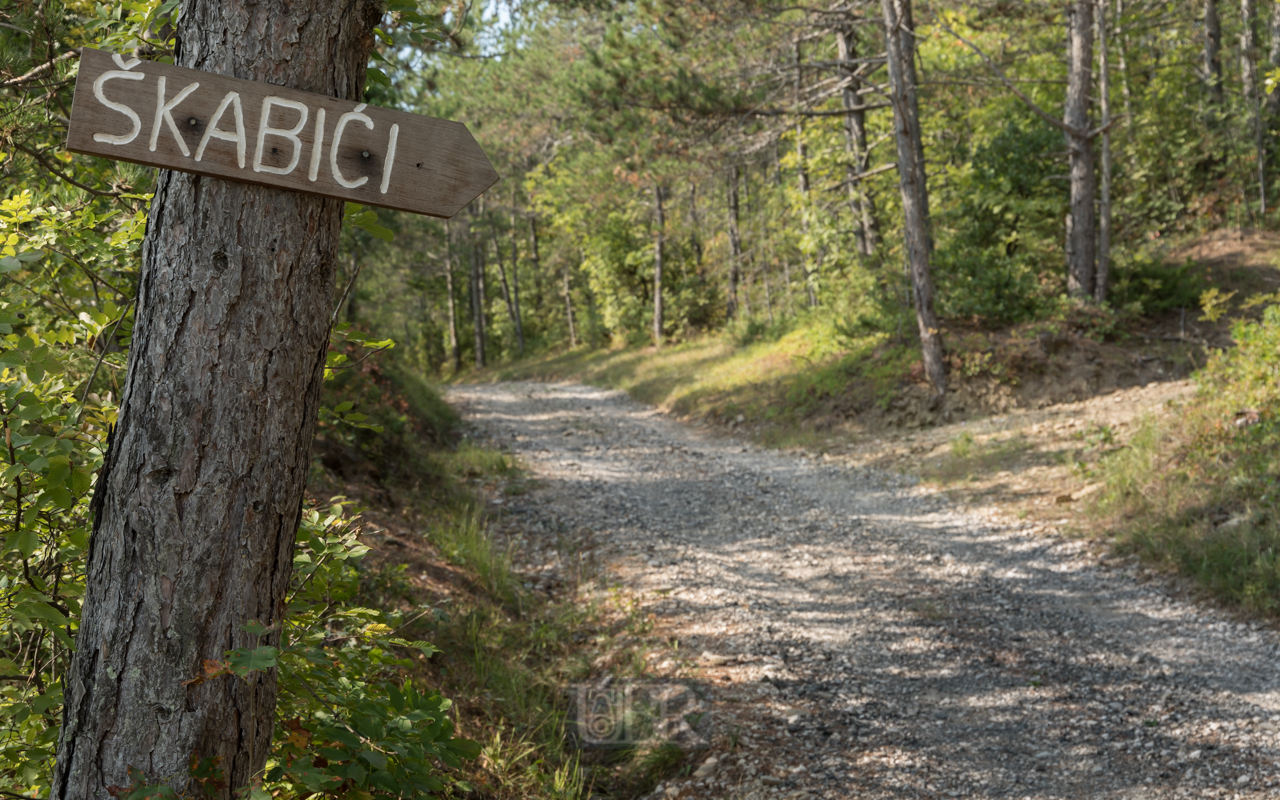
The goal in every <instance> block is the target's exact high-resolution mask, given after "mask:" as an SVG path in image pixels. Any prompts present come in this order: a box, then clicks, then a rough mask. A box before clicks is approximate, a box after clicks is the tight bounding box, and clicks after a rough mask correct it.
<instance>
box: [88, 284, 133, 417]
mask: <svg viewBox="0 0 1280 800" xmlns="http://www.w3.org/2000/svg"><path fill="white" fill-rule="evenodd" d="M136 301H137V298H136V297H135V298H134V299H132V300H130V301H129V305H127V306H125V307H124V311H121V312H120V318H119V319H117V320H116V324H115V325H113V326H111V333H109V334H107V341H106V343H105V344H103V345H102V354H101V355H99V356H98V360H97V362H96V363H95V364H94V365H93V373H92V374H90V375H89V380H88V382H87V383H85V385H84V395H82V396H81V398H80V413H78V414H76V422H77V423H79V422H80V418H81V417H83V416H84V409H85V403H87V402H88V401H89V390H90V389H92V388H93V379H94V378H96V377H98V368H99V367H101V366H102V361H103V359H105V358H106V357H107V349H108V348H109V347H110V346H111V339H112V337H114V336H115V335H116V330H117V329H119V327H120V323H121V322H124V318H125V317H127V316H129V309H130V308H133V304H134V303H135V302H136Z"/></svg>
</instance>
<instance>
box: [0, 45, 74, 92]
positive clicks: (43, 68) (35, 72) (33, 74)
mask: <svg viewBox="0 0 1280 800" xmlns="http://www.w3.org/2000/svg"><path fill="white" fill-rule="evenodd" d="M78 55H80V48H78V47H77V48H74V49H72V50H68V51H67V52H65V53H63V54H62V55H60V56H58V57H57V58H55V59H52V60H51V61H46V62H44V63H43V64H41V65H40V66H38V67H35V68H34V69H32V70H31V71H30V72H28V73H27V74H25V75H19V76H18V77H16V78H10V79H9V80H7V81H5V82H3V83H0V86H17V85H18V84H20V83H26V82H27V81H29V80H31V79H33V78H37V77H39V76H40V75H43V74H44V73H45V72H47V71H48V70H49V69H50V68H52V67H53V65H55V64H57V63H58V62H59V61H65V60H67V59H68V58H71V57H72V56H78Z"/></svg>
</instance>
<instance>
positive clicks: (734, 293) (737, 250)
mask: <svg viewBox="0 0 1280 800" xmlns="http://www.w3.org/2000/svg"><path fill="white" fill-rule="evenodd" d="M741 278H742V237H741V236H740V235H739V233H738V165H737V164H733V165H732V166H730V167H729V305H728V309H727V310H726V315H727V316H728V318H729V319H734V318H736V317H737V316H738V282H739V281H740V280H741Z"/></svg>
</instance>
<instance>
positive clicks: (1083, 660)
mask: <svg viewBox="0 0 1280 800" xmlns="http://www.w3.org/2000/svg"><path fill="white" fill-rule="evenodd" d="M450 399H451V401H452V402H454V403H455V404H457V405H458V406H459V407H460V408H461V409H462V410H463V412H464V413H465V414H466V415H467V416H468V417H469V419H470V420H471V421H472V423H473V424H474V425H476V426H477V428H478V429H479V430H480V431H482V432H483V435H486V436H488V437H491V438H492V439H493V440H495V441H497V442H500V443H501V444H502V445H503V446H505V447H509V448H510V449H511V450H512V451H513V452H514V453H516V454H518V456H519V457H520V459H521V460H522V462H523V463H524V465H525V466H526V467H527V468H528V469H529V470H530V471H531V472H532V473H533V474H535V475H536V476H537V477H538V478H539V480H538V482H537V484H538V488H537V489H535V490H534V491H533V492H531V493H529V494H527V495H524V496H520V497H512V498H507V499H505V500H504V501H503V503H504V504H503V505H502V506H500V508H501V509H502V512H501V516H502V518H503V520H504V523H503V524H504V525H506V526H508V528H509V529H513V530H516V531H518V535H520V536H522V537H524V539H525V547H526V548H527V550H526V552H527V553H529V555H530V561H529V562H528V569H529V575H530V577H529V581H530V585H532V586H535V587H537V588H548V587H552V586H554V585H556V583H557V581H559V580H563V577H564V575H563V571H564V569H565V567H564V555H563V552H562V551H560V550H557V547H558V546H561V545H562V544H563V542H564V541H566V538H567V537H568V538H573V537H578V538H579V539H585V540H587V541H588V543H589V544H588V546H589V547H591V548H592V551H591V552H592V554H593V556H594V557H595V558H596V560H597V562H598V563H599V564H600V565H601V566H602V568H603V569H604V570H605V574H607V575H608V576H609V579H610V580H611V581H613V582H615V583H616V584H618V585H621V586H623V587H625V588H626V589H627V590H628V591H630V592H633V593H634V595H635V596H636V597H638V598H640V599H641V601H642V602H643V603H644V604H645V607H646V608H647V609H648V611H649V612H652V613H653V614H654V615H655V619H656V620H657V621H658V625H659V627H660V630H661V631H662V633H663V635H664V636H669V637H672V638H678V639H679V640H680V648H679V650H669V649H667V650H662V651H661V652H657V651H655V653H653V654H651V656H652V658H651V659H650V674H651V675H654V676H658V677H660V678H665V679H669V680H672V681H675V680H681V681H686V682H690V681H691V682H693V683H695V684H696V685H697V687H698V690H699V691H700V692H701V693H702V694H703V695H704V697H705V699H706V701H707V703H709V705H710V708H711V712H712V713H711V715H710V716H711V717H713V718H714V719H715V720H716V725H717V726H718V727H717V730H720V731H722V732H723V731H734V732H736V733H735V738H736V741H737V745H738V747H737V748H736V749H735V750H733V751H732V752H729V751H728V750H727V749H726V748H725V747H723V746H721V747H720V748H719V750H720V752H714V751H713V752H712V754H711V758H712V759H714V760H712V761H711V762H710V763H708V764H706V765H705V766H703V767H702V768H700V769H699V770H698V771H697V772H696V773H695V774H694V775H690V776H687V777H682V778H676V779H672V780H670V781H668V782H667V783H665V784H663V785H660V786H659V787H658V788H657V789H656V790H655V791H654V792H653V794H652V795H651V796H652V797H655V798H657V797H671V798H675V797H681V798H694V797H696V798H752V799H753V800H765V798H803V797H823V798H855V797H856V798H890V797H892V798H900V797H911V798H915V797H921V798H931V797H937V798H942V797H971V798H988V797H990V798H1006V797H1016V798H1126V800H1129V799H1136V798H1176V797H1226V798H1237V797H1239V798H1255V797H1256V798H1261V797H1272V798H1274V797H1280V762H1278V761H1277V754H1278V748H1280V681H1278V680H1277V678H1278V675H1277V671H1278V665H1280V636H1278V635H1277V632H1276V631H1275V630H1274V629H1272V628H1268V627H1264V626H1258V625H1255V624H1248V623H1241V622H1238V621H1237V620H1235V619H1234V618H1232V617H1231V616H1230V615H1229V614H1228V613H1226V612H1223V611H1221V610H1217V609H1214V608H1211V607H1207V606H1204V605H1200V604H1197V603H1195V602H1192V601H1190V600H1188V599H1186V598H1185V596H1182V595H1179V594H1178V593H1177V592H1176V590H1175V589H1173V588H1171V587H1170V585H1169V584H1168V583H1167V582H1166V581H1164V580H1151V579H1148V578H1146V577H1145V576H1144V575H1143V574H1142V572H1141V571H1140V570H1138V569H1136V568H1135V567H1133V566H1132V565H1130V564H1127V563H1125V562H1113V563H1108V562H1107V561H1105V560H1104V557H1100V556H1099V551H1096V550H1095V549H1093V548H1091V547H1090V546H1089V545H1088V544H1086V543H1084V542H1080V541H1073V540H1070V539H1065V538H1061V537H1058V536H1053V535H1046V534H1045V533H1044V532H1043V531H1039V532H1037V531H1031V530H1028V529H1027V528H1026V527H1025V526H1022V525H1020V524H1019V523H1017V521H1016V520H1005V519H1002V518H1001V517H1000V515H999V514H998V512H997V511H996V510H992V511H988V512H973V511H968V512H966V511H961V510H959V509H956V508H953V507H951V506H950V505H949V504H948V502H947V501H946V500H945V499H944V498H943V497H941V496H940V495H938V494H936V493H934V492H931V491H928V490H925V489H923V488H921V487H918V486H914V485H913V482H912V481H911V480H909V479H906V478H903V477H900V476H894V475H886V474H883V473H874V472H870V471H867V470H863V469H853V468H850V467H848V466H847V465H842V464H841V463H840V462H839V461H834V460H824V459H815V458H806V457H803V456H798V455H793V454H787V453H780V452H775V451H766V450H761V449H758V448H756V447H753V446H747V445H745V444H743V443H741V442H738V441H734V440H731V439H725V438H723V437H721V436H719V435H715V434H713V433H711V432H709V431H706V430H699V429H697V428H694V427H689V426H686V425H683V424H681V423H679V422H677V421H675V420H672V419H670V418H668V417H666V416H664V415H662V414H661V413H659V412H657V411H655V410H654V409H651V408H648V407H645V406H643V405H640V404H638V403H635V402H633V401H632V400H630V399H628V398H627V397H626V396H625V395H623V394H621V393H618V392H611V391H606V390H602V389H596V388H591V387H586V386H580V385H572V384H540V383H498V384H491V385H478V386H463V387H458V388H455V389H453V390H452V391H451V392H450ZM717 741H719V742H723V741H724V738H723V737H721V738H720V739H717Z"/></svg>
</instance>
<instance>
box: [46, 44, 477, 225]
mask: <svg viewBox="0 0 1280 800" xmlns="http://www.w3.org/2000/svg"><path fill="white" fill-rule="evenodd" d="M67 149H68V150H71V151H74V152H77V153H87V154H89V155H95V156H103V157H105V158H111V159H116V160H119V161H132V162H134V163H137V164H147V165H149V166H153V167H164V168H165V169H175V170H181V171H182V172H194V173H197V174H200V175H211V176H213V177H215V178H226V179H228V180H233V181H246V182H248V183H257V184H262V185H263V186H274V187H276V188H280V189H292V190H293V191H297V192H309V193H311V194H319V195H324V196H326V197H336V198H339V199H341V200H349V201H351V202H353V203H360V204H362V205H369V206H381V207H383V208H395V209H400V210H402V211H412V212H414V213H415V214H427V215H429V216H433V217H445V218H448V217H452V216H453V215H454V214H457V213H458V212H459V211H461V210H462V208H463V207H464V206H465V205H466V204H467V203H469V202H471V201H472V200H473V199H475V198H476V197H477V196H478V195H479V194H480V193H481V192H483V191H484V190H485V189H488V188H489V187H490V186H492V185H493V184H494V183H495V182H496V181H497V180H498V173H497V172H495V171H494V169H493V165H492V164H490V163H489V159H488V158H487V157H485V154H484V151H483V150H481V149H480V145H479V144H477V143H476V140H475V138H474V137H472V135H471V133H470V131H468V130H467V128H466V126H465V125H463V124H462V123H461V122H450V121H448V120H443V119H435V118H434V117H424V116H420V115H418V114H409V113H406V112H404V111H394V110H392V109H388V108H378V107H376V106H368V105H365V104H364V103H353V102H351V101H349V100H338V99H335V98H332V97H325V96H324V95H319V94H312V93H310V92H300V91H297V90H295V89H286V88H284V87H283V86H272V85H270V84H266V83H257V82H255V81H246V80H241V79H239V78H228V77H226V76H224V75H217V74H214V73H212V72H201V71H200V70H194V69H187V68H186V67H175V66H173V65H171V64H161V63H157V62H153V61H140V60H138V59H136V58H130V59H125V58H124V57H122V56H119V55H115V54H112V53H108V52H105V51H103V50H93V49H91V48H87V47H86V48H84V50H83V52H82V53H81V55H80V74H79V76H78V77H77V78H76V93H75V100H74V101H73V103H72V106H71V129H70V131H69V132H68V134H67Z"/></svg>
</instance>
